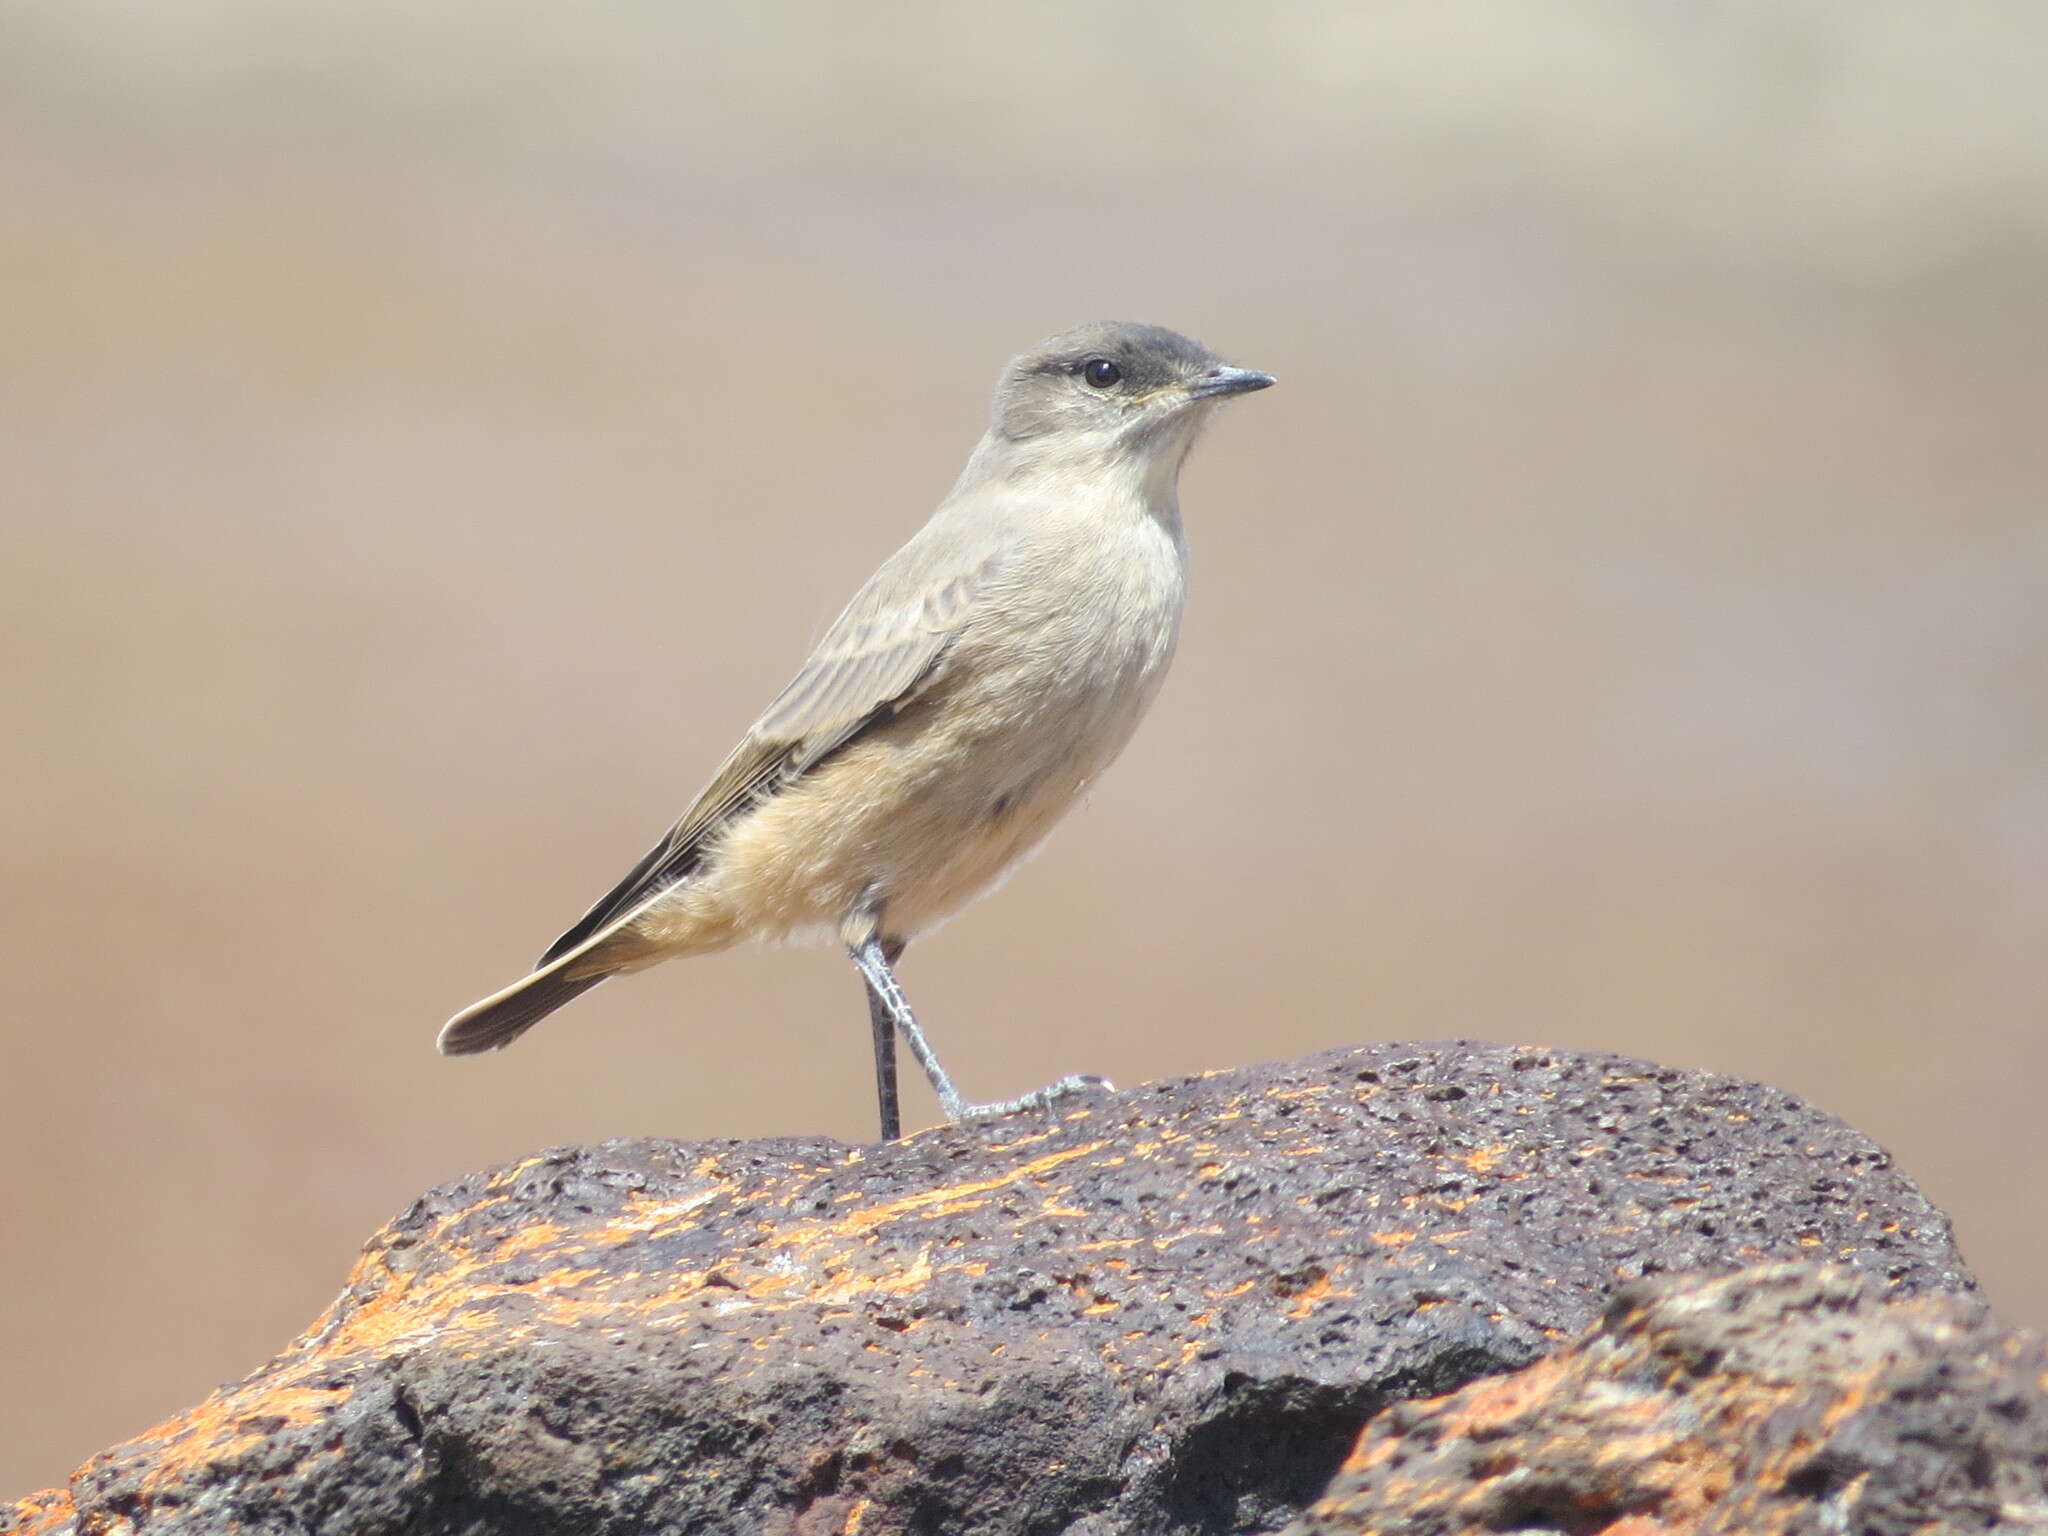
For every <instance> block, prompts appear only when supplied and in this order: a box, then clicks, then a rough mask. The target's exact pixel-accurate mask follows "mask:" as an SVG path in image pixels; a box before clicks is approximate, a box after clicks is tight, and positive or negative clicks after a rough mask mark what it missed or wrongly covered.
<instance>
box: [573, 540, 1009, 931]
mask: <svg viewBox="0 0 2048 1536" xmlns="http://www.w3.org/2000/svg"><path fill="white" fill-rule="evenodd" d="M975 542H976V543H977V544H980V545H981V546H982V548H981V550H980V551H978V552H976V553H974V554H972V555H969V554H968V552H967V551H964V550H948V549H946V548H945V546H944V543H943V542H940V541H937V540H926V541H924V548H923V550H922V551H920V541H919V540H913V541H912V543H911V544H909V545H906V546H905V547H904V548H903V549H902V550H899V551H898V552H897V554H896V555H894V556H892V557H891V558H890V559H889V561H888V562H886V563H885V564H884V565H883V566H882V568H881V569H880V570H879V571H877V572H876V573H875V575H874V577H873V578H872V579H871V580H870V581H869V582H868V585H867V586H866V587H864V588H863V589H862V590H861V592H860V594H859V596H857V597H855V598H854V600H853V602H852V603H851V604H850V605H849V606H848V607H847V609H846V611H845V612H844V613H842V614H841V615H840V616H839V618H838V619H837V620H836V621H835V622H834V623H833V625H832V627H831V628H830V629H829V630H827V631H826V632H825V637H824V638H823V639H822V640H820V641H819V642H818V646H817V649H816V650H814V651H813V652H812V653H811V656H810V659H809V660H807V661H806V662H805V663H804V664H803V667H802V669H801V670H800V671H798V673H797V675H796V676H795V677H794V678H793V679H791V681H790V684H789V686H788V687H787V688H784V689H783V690H782V692H781V693H779V694H777V695H776V697H775V701H774V702H773V703H771V704H770V705H769V706H768V708H767V710H766V712H765V713H763V714H762V716H761V718H760V719H759V720H757V721H755V722H754V725H753V726H752V728H751V729H749V730H748V732H747V734H746V737H745V739H743V740H742V741H741V742H740V744H739V746H738V747H737V748H736V749H735V750H734V752H733V754H732V756H730V757H729V758H727V759H726V760H725V764H724V766H723V767H721V768H720V769H719V770H718V773H717V775H716V776H715V777H714V778H713V779H712V781H711V783H710V784H709V785H708V786H706V788H705V789H704V792H703V793H702V794H700V795H699V796H698V797H697V801H696V803H695V804H694V805H692V806H691V807H690V809H689V810H687V811H685V812H684V813H683V817H682V819H681V820H680V821H678V822H677V823H676V824H675V825H674V826H673V827H671V828H670V829H669V831H668V834H667V836H665V837H663V838H662V840H661V841H660V842H658V843H656V844H655V845H654V847H652V848H650V849H649V850H648V851H647V854H646V856H645V857H644V858H642V859H641V860H640V862H639V863H638V864H636V865H634V866H633V868H632V870H631V871H630V872H629V873H628V874H627V875H626V877H625V878H624V879H623V880H621V881H620V882H619V883H618V884H617V885H616V886H614V887H612V889H611V890H610V891H608V892H607V893H606V894H605V895H604V897H603V898H602V899H601V900H599V901H598V903H597V904H596V905H595V906H593V907H592V908H591V909H590V910H589V911H588V912H586V913H584V914H583V916H582V917H581V918H579V919H578V920H577V922H576V924H575V926H574V927H572V928H570V929H569V930H568V931H567V932H566V933H564V934H563V935H562V936H561V937H560V938H558V939H556V940H555V942H554V943H553V944H551V945H549V946H548V950H547V953H546V954H544V955H542V956H541V957H540V959H539V960H538V961H536V962H535V968H536V969H538V968H539V967H542V966H546V965H548V964H550V963H552V962H553V961H555V960H558V959H560V958H561V957H562V956H563V955H565V954H568V953H569V952H570V951H571V950H573V949H576V948H577V947H579V946H580V945H582V944H584V943H586V942H588V941H589V940H590V939H591V938H593V937H594V936H596V935H597V934H599V933H601V932H603V931H604V930H605V929H606V928H608V927H610V926H612V925H613V924H614V923H616V922H618V921H619V920H620V919H622V918H624V917H626V916H628V915H629V914H631V913H632V912H633V911H634V910H636V909H637V908H639V907H640V906H642V905H644V904H645V903H646V902H647V901H648V900H650V899H651V898H653V897H655V896H657V895H659V894H660V893H661V892H663V891H665V890H667V889H668V888H669V887H670V886H673V885H674V884H676V883H677V882H678V881H680V880H683V879H686V878H688V877H689V876H690V875H691V874H693V873H695V872H696V870H697V868H698V866H699V865H700V864H701V862H702V860H703V856H704V852H705V849H706V848H707V846H708V845H709V844H710V842H711V841H712V840H713V838H715V837H716V835H717V834H718V833H719V832H720V831H722V830H723V829H724V828H725V827H726V826H727V825H729V824H730V823H731V822H732V820H733V819H734V818H735V817H737V816H740V815H743V814H744V813H745V812H746V811H748V810H749V809H751V808H752V807H753V806H755V805H758V804H759V803H760V802H761V801H762V800H765V799H766V798H768V797H769V796H770V795H773V794H776V793H777V792H779V791H780V790H782V789H784V788H787V787H788V786H789V785H790V784H792V783H794V782H795V781H796V780H797V779H799V778H801V777H802V776H803V775H804V774H805V773H807V772H809V771H810V770H811V769H812V768H814V767H816V766H817V765H818V764H819V763H820V762H822V761H824V759H825V758H826V757H828V756H829V755H830V754H832V753H833V752H835V751H837V750H838V749H839V748H841V747H843V746H845V745H846V743H847V742H849V741H851V740H852V739H853V738H854V737H855V736H857V735H859V734H860V733H861V732H862V731H863V730H865V729H866V728H867V727H869V726H870V725H873V724H876V723H878V722H880V721H883V720H887V719H888V718H890V717H891V716H892V715H894V714H895V713H896V712H897V711H898V710H899V709H901V708H902V707H903V706H904V705H905V704H907V703H908V702H909V701H910V699H911V698H912V697H913V696H914V695H915V694H916V693H917V692H918V691H919V690H920V689H921V688H922V687H923V686H925V685H927V684H928V683H929V682H930V680H931V679H932V677H933V676H934V675H935V674H936V673H937V672H938V670H939V668H940V666H941V664H942V663H943V661H944V658H945V653H946V649H947V647H948V645H949V644H950V643H951V642H952V640H953V638H954V636H955V635H956V634H958V633H959V630H960V627H961V625H962V624H964V623H965V622H966V621H967V618H968V616H969V615H970V614H971V613H972V612H973V611H974V607H975V604H976V601H977V599H978V598H979V597H980V595H982V594H983V593H985V592H986V591H987V588H988V585H989V582H990V579H991V578H992V577H993V576H994V574H995V572H996V570H997V569H998V567H999V566H1000V564H1001V555H1000V552H999V550H992V549H990V548H989V547H988V546H989V544H990V543H992V542H993V541H986V540H976V541H975ZM933 544H937V545H938V547H937V548H933V547H932V546H933ZM920 552H921V553H923V554H924V555H925V556H926V558H924V559H919V558H915V556H916V555H917V554H919V553H920ZM949 556H950V558H948V557H949ZM934 566H936V567H937V568H938V569H937V571H936V572H935V570H934ZM941 573H946V574H941Z"/></svg>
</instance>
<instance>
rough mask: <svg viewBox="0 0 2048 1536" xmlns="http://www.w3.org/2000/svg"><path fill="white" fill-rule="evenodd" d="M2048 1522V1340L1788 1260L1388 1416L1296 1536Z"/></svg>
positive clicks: (1672, 1284)
mask: <svg viewBox="0 0 2048 1536" xmlns="http://www.w3.org/2000/svg"><path fill="white" fill-rule="evenodd" d="M1390 1529H1398V1530H1399V1531H1400V1532H1402V1536H1454V1533H1455V1536H1485V1533H1491V1532H1496V1531H1559V1532H1564V1531H1600V1532H1604V1533H1607V1536H1678V1533H1680V1532H1684V1533H1688V1536H1794V1533H1808V1532H1810V1533H1812V1536H1823V1533H1827V1536H1832V1533H1836V1532H1843V1531H1855V1532H1857V1533H1859V1536H1908V1533H1912V1532H1930V1531H1944V1532H1946V1531H1956V1532H1960V1531H2013V1532H2020V1531H2029V1532H2037V1533H2038V1532H2041V1531H2044V1530H2048V1340H2043V1339H2041V1338H2039V1337H2037V1336H2035V1335H2032V1334H2026V1333H2019V1332H2015V1331H2012V1330H2010V1329H2005V1328H2001V1327H2000V1326H1999V1325H1998V1324H1997V1323H1996V1322H1995V1321H1994V1320H1993V1319H1992V1318H1991V1317H1990V1315H1989V1314H1988V1313H1987V1312H1986V1310H1985V1309H1984V1307H1983V1306H1982V1305H1980V1304H1979V1303H1977V1302H1975V1301H1972V1300H1959V1299H1957V1298H1954V1297H1946V1296H1936V1297H1928V1298H1924V1299H1921V1300H1917V1301H1901V1302H1892V1303H1887V1302H1886V1301H1885V1300H1884V1299H1883V1298H1882V1297H1881V1296H1880V1295H1879V1294H1878V1292H1877V1289H1876V1288H1875V1287H1873V1286H1872V1285H1871V1284H1870V1283H1869V1281H1868V1280H1867V1279H1866V1278H1865V1277H1863V1276H1859V1275H1855V1274H1852V1273H1848V1272H1845V1271H1841V1270H1824V1269H1823V1270H1816V1269H1812V1268H1809V1267H1806V1266H1801V1265H1767V1266H1763V1267H1760V1268H1757V1269H1751V1270H1746V1271H1744V1272H1742V1273H1740V1274H1737V1275H1734V1276H1731V1277H1727V1278H1722V1279H1701V1278H1698V1277H1689V1278H1684V1279H1675V1280H1660V1281H1653V1282H1646V1283H1644V1284H1642V1285H1639V1286H1632V1287H1630V1288H1628V1289H1627V1290H1626V1291H1624V1292H1623V1293H1622V1295H1621V1296H1620V1297H1619V1298H1618V1299H1617V1300H1616V1301H1615V1303H1614V1304H1613V1305H1612V1306H1611V1307H1610V1308H1609V1309H1608V1311H1607V1315H1606V1316H1605V1317H1604V1318H1602V1319H1601V1321H1600V1323H1599V1325H1598V1326H1597V1327H1595V1328H1594V1329H1593V1330H1592V1331H1591V1332H1590V1333H1589V1334H1588V1335H1587V1336H1586V1337H1585V1338H1584V1339H1582V1340H1580V1341H1579V1342H1578V1343H1577V1344H1576V1345H1575V1346H1573V1347H1572V1348H1571V1349H1569V1350H1567V1351H1565V1352H1564V1353H1562V1354H1558V1355H1554V1356H1552V1357H1551V1358H1550V1359H1548V1360H1544V1361H1542V1362H1541V1363H1539V1364H1537V1365H1533V1366H1530V1367H1529V1368H1528V1369H1527V1370H1524V1371H1519V1372H1517V1373H1516V1374H1514V1375H1512V1376H1503V1377H1498V1378H1495V1379H1493V1380H1490V1381H1482V1382H1479V1383H1477V1384H1476V1385H1473V1386H1469V1387H1466V1388H1465V1389H1464V1390H1463V1391H1461V1392H1456V1393H1453V1394H1452V1395H1450V1396H1448V1397H1441V1398H1436V1399H1434V1400H1432V1401H1430V1402H1423V1403H1404V1404H1400V1405H1398V1406H1396V1407H1394V1408H1392V1409H1390V1410H1389V1411H1388V1412H1386V1413H1384V1414H1382V1415H1380V1417H1379V1418H1377V1419H1375V1420H1374V1421H1373V1423H1372V1424H1371V1425H1370V1426H1369V1427H1368V1428H1367V1429H1366V1432H1365V1434H1364V1435H1363V1436H1362V1437H1361V1438H1360V1440H1359V1442H1358V1446H1357V1449H1356V1450H1354V1451H1353V1452H1352V1454H1351V1457H1350V1459H1349V1460H1348V1461H1346V1462H1345V1464H1344V1467H1343V1469H1342V1470H1341V1471H1340V1472H1339V1473H1338V1476H1337V1481H1336V1483H1335V1485H1334V1486H1333V1487H1332V1488H1331V1489H1330V1491H1329V1493H1328V1494H1327V1495H1326V1496H1325V1497H1324V1498H1323V1499H1322V1500H1321V1501H1320V1502H1319V1503H1318V1504H1317V1505H1316V1506H1315V1507H1314V1509H1312V1510H1311V1511H1310V1512H1309V1513H1308V1514H1307V1515H1306V1516H1305V1517H1304V1518H1303V1519H1302V1520H1301V1521H1299V1522H1298V1523H1297V1524H1295V1525H1293V1526H1290V1527H1289V1528H1288V1536H1362V1533H1364V1532H1368V1531H1386V1530H1390Z"/></svg>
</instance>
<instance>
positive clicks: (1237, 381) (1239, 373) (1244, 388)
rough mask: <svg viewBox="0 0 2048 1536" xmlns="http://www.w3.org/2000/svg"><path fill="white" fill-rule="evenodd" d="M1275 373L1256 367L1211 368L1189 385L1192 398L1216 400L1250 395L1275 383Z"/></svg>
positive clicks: (1190, 397)
mask: <svg viewBox="0 0 2048 1536" xmlns="http://www.w3.org/2000/svg"><path fill="white" fill-rule="evenodd" d="M1273 382H1274V380H1273V375H1271V374H1270V373H1261V372H1259V370H1258V369H1256V368H1227V367H1222V366H1218V367H1215V368H1211V369H1210V370H1209V371H1208V372H1207V373H1205V374H1203V375H1202V376H1201V377H1200V378H1199V379H1197V380H1195V382H1194V383H1192V384H1190V385H1189V386H1188V398H1189V399H1190V400H1214V399H1217V398H1218V397H1219V396H1224V395H1248V394H1250V393H1251V392H1252V391H1253V390H1255V389H1266V388H1269V387H1270V386H1271V385H1272V384H1273Z"/></svg>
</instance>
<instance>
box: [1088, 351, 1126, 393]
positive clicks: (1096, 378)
mask: <svg viewBox="0 0 2048 1536" xmlns="http://www.w3.org/2000/svg"><path fill="white" fill-rule="evenodd" d="M1123 376H1124V371H1123V369H1121V368H1119V367H1117V365H1116V364H1115V363H1112V362H1111V361H1110V360H1109V359H1108V358H1106V357H1091V358H1089V359H1088V361H1087V362H1085V363H1083V364H1082V365H1081V377H1082V378H1084V379H1086V380H1087V381H1088V382H1089V383H1090V384H1093V385H1094V386H1095V387H1096V388H1097V389H1107V388H1109V386H1110V385H1112V384H1114V383H1115V382H1116V381H1117V380H1118V379H1121V378H1122V377H1123Z"/></svg>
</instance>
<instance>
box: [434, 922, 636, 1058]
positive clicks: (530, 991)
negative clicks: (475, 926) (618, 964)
mask: <svg viewBox="0 0 2048 1536" xmlns="http://www.w3.org/2000/svg"><path fill="white" fill-rule="evenodd" d="M586 947H587V946H586ZM570 958H571V957H570V956H568V955H564V956H563V957H562V958H561V959H560V960H557V961H556V962H555V963H554V964H552V965H547V966H543V967H542V968H541V969H540V970H537V971H535V972H534V973H533V974H532V975H530V976H522V977H520V978H519V980H517V981H515V982H513V983H512V985H511V986H509V987H507V988H505V990H504V991H502V992H493V993H492V994H491V995H490V996H489V997H487V998H485V999H484V1000H483V1001H482V1002H480V1003H471V1004H470V1005H469V1006H468V1007H467V1008H465V1009H463V1010H462V1012H460V1013H458V1014H457V1015H455V1017H454V1018H452V1019H450V1020H449V1021H448V1022H447V1023H446V1024H443V1025H442V1026H441V1037H440V1040H439V1044H440V1047H441V1054H442V1055H443V1056H472V1055H474V1054H475V1053H476V1052H478V1051H495V1050H500V1049H502V1048H504V1047H505V1046H508V1045H510V1044H511V1043H512V1042H513V1041H514V1040H517V1039H518V1038H519V1037H520V1036H521V1035H523V1034H525V1033H526V1032H527V1031H528V1030H529V1029H531V1028H533V1026H534V1025H536V1024H538V1023H539V1022H540V1021H541V1020H542V1019H544V1018H546V1017H547V1016H548V1015H549V1014H551V1013H553V1012H554V1011H555V1010H556V1009H557V1008H559V1007H561V1006H562V1005H563V1004H564V1003H566V1002H569V1001H570V1000H571V999H573V998H577V997H581V996H582V995H583V994H584V993H585V992H588V991H589V990H590V989H591V988H592V987H594V986H596V985H597V984H598V983H599V982H600V981H603V980H604V978H605V974H606V973H605V972H603V971H599V972H598V973H597V974H596V975H594V976H593V975H583V976H571V975H569V974H568V966H567V962H568V960H569V959H570ZM575 958H578V959H587V958H588V956H587V955H586V954H583V953H580V952H579V953H578V954H577V955H576V956H575Z"/></svg>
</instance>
